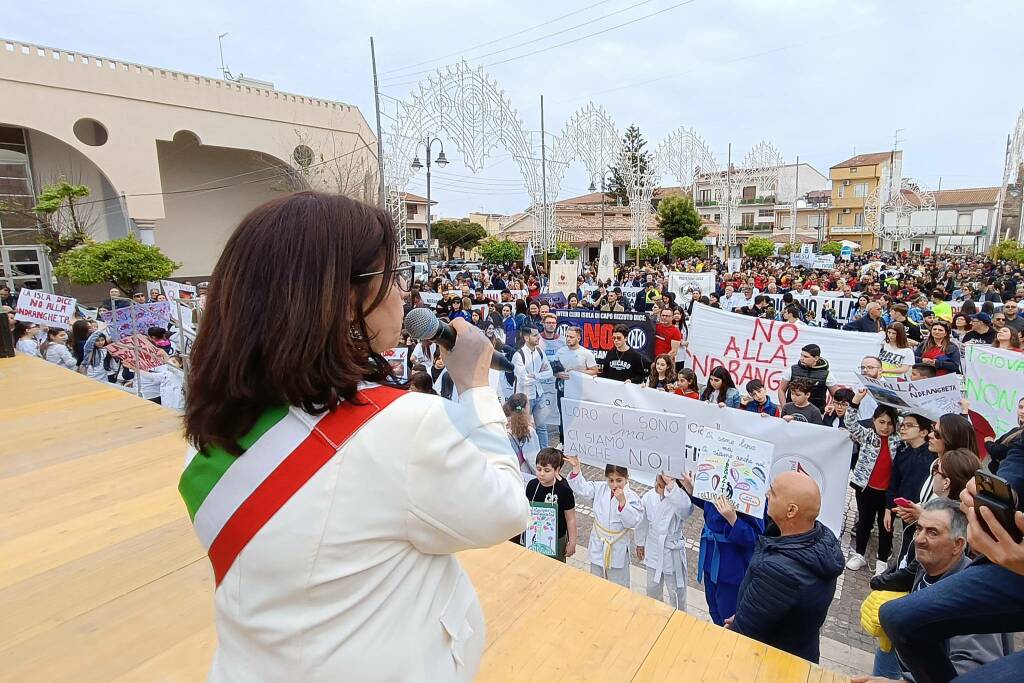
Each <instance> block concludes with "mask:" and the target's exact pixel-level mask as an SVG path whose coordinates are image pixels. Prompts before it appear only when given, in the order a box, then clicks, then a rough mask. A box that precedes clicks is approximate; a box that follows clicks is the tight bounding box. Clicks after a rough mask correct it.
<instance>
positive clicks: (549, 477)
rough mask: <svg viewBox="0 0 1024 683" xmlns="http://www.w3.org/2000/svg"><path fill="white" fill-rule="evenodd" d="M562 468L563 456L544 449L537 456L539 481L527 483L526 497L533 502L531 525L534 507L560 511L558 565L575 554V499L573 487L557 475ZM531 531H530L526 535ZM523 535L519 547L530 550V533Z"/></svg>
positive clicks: (519, 540) (558, 518)
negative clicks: (538, 506) (566, 557)
mask: <svg viewBox="0 0 1024 683" xmlns="http://www.w3.org/2000/svg"><path fill="white" fill-rule="evenodd" d="M561 467H562V453H561V451H559V450H558V449H555V448H542V449H541V450H540V452H539V453H537V478H536V479H531V480H530V481H528V482H527V483H526V497H527V499H529V501H530V507H531V522H530V526H531V527H532V526H533V525H534V521H533V519H534V517H535V515H534V512H533V509H532V508H533V507H534V506H536V505H537V504H546V505H551V504H553V505H554V506H555V509H556V511H557V516H556V522H557V532H556V534H555V537H556V543H555V547H554V548H553V549H552V550H554V555H553V557H554V558H555V559H556V560H558V561H559V562H565V556H566V555H572V554H573V553H575V552H576V497H575V496H574V495H573V493H572V488H570V487H569V485H568V484H567V483H566V482H565V479H562V478H561V477H559V476H558V471H559V470H560V469H561ZM529 531H530V528H529V527H528V528H527V532H529ZM527 532H524V533H523V534H522V535H520V536H519V538H518V539H517V542H518V543H519V544H520V545H525V546H526V547H531V544H530V542H529V540H530V539H529V538H528V537H527V536H528V533H527Z"/></svg>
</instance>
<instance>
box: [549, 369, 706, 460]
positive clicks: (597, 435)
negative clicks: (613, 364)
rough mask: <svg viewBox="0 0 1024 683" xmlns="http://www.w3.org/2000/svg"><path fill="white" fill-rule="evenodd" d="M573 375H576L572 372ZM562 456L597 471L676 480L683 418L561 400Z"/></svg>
mask: <svg viewBox="0 0 1024 683" xmlns="http://www.w3.org/2000/svg"><path fill="white" fill-rule="evenodd" d="M572 374H579V373H572ZM562 424H563V427H562V429H563V432H564V433H565V444H564V447H563V452H564V453H565V454H566V455H575V456H577V457H579V458H580V459H582V460H584V461H586V462H588V463H590V464H592V465H596V466H598V467H604V466H605V465H621V466H623V467H626V468H629V471H630V472H631V473H632V472H633V471H634V470H636V471H637V472H646V473H648V474H650V475H651V476H652V477H653V476H655V475H658V474H660V473H662V472H664V473H665V474H671V475H672V476H674V477H677V478H679V477H682V476H683V473H684V472H686V471H687V470H689V469H691V468H688V467H687V465H686V417H684V416H683V415H681V414H678V413H675V414H672V413H663V412H660V411H657V410H637V409H633V408H619V407H616V406H611V405H605V404H601V403H593V402H589V401H579V400H575V399H571V398H563V399H562Z"/></svg>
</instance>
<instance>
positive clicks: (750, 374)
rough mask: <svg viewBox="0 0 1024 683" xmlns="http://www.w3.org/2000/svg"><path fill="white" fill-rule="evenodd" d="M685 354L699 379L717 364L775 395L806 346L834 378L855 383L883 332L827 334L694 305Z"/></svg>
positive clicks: (738, 379)
mask: <svg viewBox="0 0 1024 683" xmlns="http://www.w3.org/2000/svg"><path fill="white" fill-rule="evenodd" d="M690 329H691V330H699V331H700V334H693V335H691V336H690V339H689V342H690V345H689V346H688V347H687V349H686V351H687V355H688V356H689V358H690V367H692V368H693V371H694V372H695V373H697V378H698V379H699V380H700V381H701V382H702V383H704V382H707V378H708V373H710V372H711V370H712V369H714V368H715V367H717V366H719V365H721V366H724V367H725V368H726V369H727V370H728V371H729V372H730V373H732V376H733V377H734V378H735V380H736V385H737V386H743V385H745V384H746V383H747V382H749V381H750V380H752V379H758V380H761V382H762V383H763V384H764V386H765V387H766V388H767V389H768V390H770V391H775V390H776V389H778V388H779V381H780V380H781V378H782V373H783V372H784V371H785V370H786V368H788V367H791V366H792V365H794V364H796V363H797V361H799V360H800V349H801V348H802V347H803V346H805V345H807V344H817V345H818V346H819V347H821V350H822V356H823V357H824V358H826V359H827V360H828V362H829V365H830V366H831V368H832V374H833V375H835V377H836V379H837V380H838V381H839V382H840V383H842V384H846V385H848V386H853V385H854V383H855V382H856V379H857V377H856V374H855V373H856V369H857V368H858V367H859V366H860V360H861V358H863V357H864V356H874V355H876V354H877V353H878V348H879V346H880V345H881V338H882V335H881V334H869V333H866V332H847V331H844V330H830V329H827V328H824V327H813V326H811V325H802V324H795V323H784V322H779V321H777V320H764V319H762V318H752V317H750V316H747V315H738V314H736V313H729V312H728V311H722V310H719V309H717V308H711V307H709V306H704V305H702V304H696V305H695V306H694V307H693V315H692V317H691V318H690Z"/></svg>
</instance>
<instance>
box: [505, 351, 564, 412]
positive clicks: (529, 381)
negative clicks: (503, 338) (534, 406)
mask: <svg viewBox="0 0 1024 683" xmlns="http://www.w3.org/2000/svg"><path fill="white" fill-rule="evenodd" d="M512 365H513V366H515V375H516V393H521V394H526V398H528V399H530V400H534V399H537V398H540V397H541V395H542V394H543V393H544V389H543V388H542V387H541V383H542V382H543V381H544V380H548V379H551V378H552V377H554V373H552V372H551V365H549V364H548V361H547V357H546V356H545V355H544V352H543V351H541V350H540V348H535V349H533V350H532V351H531V350H530V347H529V346H526V345H524V346H523V347H522V348H520V349H519V350H518V351H516V352H515V353H513V354H512Z"/></svg>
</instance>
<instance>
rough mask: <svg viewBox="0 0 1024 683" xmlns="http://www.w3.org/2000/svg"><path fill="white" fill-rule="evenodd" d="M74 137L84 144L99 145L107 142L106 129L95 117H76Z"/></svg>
mask: <svg viewBox="0 0 1024 683" xmlns="http://www.w3.org/2000/svg"><path fill="white" fill-rule="evenodd" d="M74 131H75V137H76V138H78V140H79V141H80V142H81V143H82V144H85V145H89V146H90V147H99V146H100V145H105V144H106V143H107V129H106V127H105V126H104V125H103V124H102V123H100V122H99V121H97V120H96V119H78V120H77V121H75V127H74Z"/></svg>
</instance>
